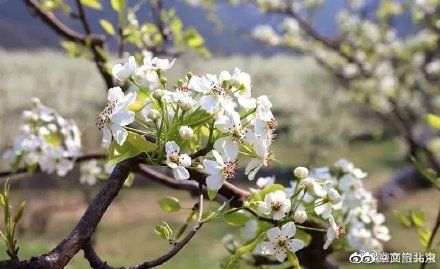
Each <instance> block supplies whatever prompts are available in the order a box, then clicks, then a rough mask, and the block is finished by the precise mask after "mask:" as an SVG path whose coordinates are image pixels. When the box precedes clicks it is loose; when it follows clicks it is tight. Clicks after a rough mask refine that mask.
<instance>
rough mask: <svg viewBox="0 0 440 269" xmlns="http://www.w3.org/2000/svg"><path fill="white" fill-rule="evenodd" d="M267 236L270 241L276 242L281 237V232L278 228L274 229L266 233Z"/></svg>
mask: <svg viewBox="0 0 440 269" xmlns="http://www.w3.org/2000/svg"><path fill="white" fill-rule="evenodd" d="M266 235H267V238H269V240H270V241H272V242H275V241H277V240H278V238H279V237H280V236H281V230H280V228H278V227H273V228H271V229H269V230H267V231H266Z"/></svg>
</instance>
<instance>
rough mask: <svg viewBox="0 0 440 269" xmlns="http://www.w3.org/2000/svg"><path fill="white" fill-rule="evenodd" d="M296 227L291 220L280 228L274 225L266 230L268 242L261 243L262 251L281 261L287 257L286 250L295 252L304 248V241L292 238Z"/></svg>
mask: <svg viewBox="0 0 440 269" xmlns="http://www.w3.org/2000/svg"><path fill="white" fill-rule="evenodd" d="M295 233H296V227H295V224H294V223H293V222H288V223H286V224H284V225H283V226H282V227H281V229H280V228H279V227H274V228H271V229H269V230H267V231H266V234H267V238H268V239H269V242H263V243H261V250H262V253H263V254H265V255H274V256H275V258H276V259H277V260H278V261H279V262H283V261H284V260H285V259H286V257H287V252H293V253H295V252H297V251H298V250H300V249H302V248H304V242H303V241H301V240H299V239H294V238H293V237H294V235H295Z"/></svg>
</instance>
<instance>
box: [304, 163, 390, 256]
mask: <svg viewBox="0 0 440 269" xmlns="http://www.w3.org/2000/svg"><path fill="white" fill-rule="evenodd" d="M312 176H314V177H316V178H318V179H320V180H325V181H327V182H330V184H331V186H333V187H334V188H335V189H337V190H338V192H339V193H341V201H342V204H341V207H340V209H339V211H338V212H337V213H335V214H334V216H335V219H336V221H337V222H339V223H341V224H343V225H344V226H345V228H346V229H347V231H348V232H347V242H348V244H349V245H350V246H351V247H352V248H354V249H357V250H363V251H371V250H376V251H380V250H382V242H386V241H388V240H390V238H391V237H390V234H389V230H388V228H387V227H386V226H385V225H384V222H385V217H384V215H383V214H381V213H379V212H378V211H377V201H376V199H375V198H374V197H373V194H372V193H371V192H370V191H368V190H366V189H365V187H364V184H363V181H362V179H364V178H365V177H366V176H367V174H366V173H364V172H362V170H360V169H359V168H356V167H355V166H354V165H353V164H352V163H351V162H349V161H347V160H345V159H341V160H339V161H337V162H336V163H335V164H334V166H333V167H322V168H318V169H315V170H314V171H313V172H312Z"/></svg>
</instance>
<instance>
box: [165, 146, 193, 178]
mask: <svg viewBox="0 0 440 269" xmlns="http://www.w3.org/2000/svg"><path fill="white" fill-rule="evenodd" d="M165 151H166V153H167V159H166V164H167V165H168V167H170V168H171V169H172V172H173V176H174V178H175V179H177V180H185V179H188V178H189V172H188V170H186V168H185V167H189V166H191V157H189V156H188V155H187V154H180V147H179V145H177V144H176V142H174V141H168V142H167V143H166V144H165Z"/></svg>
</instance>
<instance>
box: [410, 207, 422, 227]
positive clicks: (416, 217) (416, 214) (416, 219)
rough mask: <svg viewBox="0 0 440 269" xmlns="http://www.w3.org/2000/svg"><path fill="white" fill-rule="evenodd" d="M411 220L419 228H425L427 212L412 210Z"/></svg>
mask: <svg viewBox="0 0 440 269" xmlns="http://www.w3.org/2000/svg"><path fill="white" fill-rule="evenodd" d="M410 215H411V220H412V222H413V223H414V224H415V225H416V226H417V227H423V226H424V225H425V212H423V211H422V210H412V211H411V214H410Z"/></svg>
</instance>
